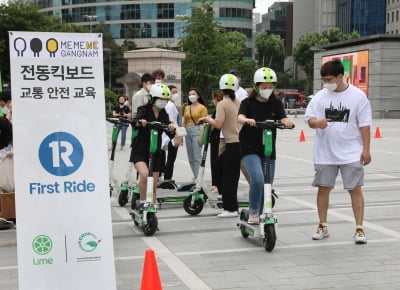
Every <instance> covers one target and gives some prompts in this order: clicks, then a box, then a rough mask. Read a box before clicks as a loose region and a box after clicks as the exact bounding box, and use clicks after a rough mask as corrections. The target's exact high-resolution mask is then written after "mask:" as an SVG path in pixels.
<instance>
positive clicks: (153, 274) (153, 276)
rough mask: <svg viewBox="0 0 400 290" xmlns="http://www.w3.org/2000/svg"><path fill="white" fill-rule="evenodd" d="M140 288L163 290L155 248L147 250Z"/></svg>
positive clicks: (142, 289)
mask: <svg viewBox="0 0 400 290" xmlns="http://www.w3.org/2000/svg"><path fill="white" fill-rule="evenodd" d="M140 290H162V286H161V280H160V274H159V273H158V268H157V262H156V258H155V256H154V251H153V250H146V254H145V257H144V266H143V274H142V285H141V286H140Z"/></svg>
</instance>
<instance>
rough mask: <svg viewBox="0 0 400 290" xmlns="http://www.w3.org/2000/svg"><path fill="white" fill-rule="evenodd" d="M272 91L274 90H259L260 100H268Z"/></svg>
mask: <svg viewBox="0 0 400 290" xmlns="http://www.w3.org/2000/svg"><path fill="white" fill-rule="evenodd" d="M273 91H274V89H266V90H260V96H261V98H263V99H265V100H268V99H269V97H270V96H271V94H272V92H273Z"/></svg>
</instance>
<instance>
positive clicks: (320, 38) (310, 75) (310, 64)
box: [293, 28, 360, 94]
mask: <svg viewBox="0 0 400 290" xmlns="http://www.w3.org/2000/svg"><path fill="white" fill-rule="evenodd" d="M358 37H360V35H359V34H358V33H357V32H355V31H353V32H352V33H351V34H343V33H342V32H341V31H340V29H339V28H331V29H328V30H324V31H322V32H321V33H317V32H309V33H307V34H304V35H303V36H301V37H300V39H299V41H298V42H297V44H296V46H295V47H294V50H293V57H294V60H295V61H296V62H297V64H299V65H301V67H302V69H303V70H304V72H305V73H306V75H307V88H306V92H307V93H308V94H311V93H312V85H313V79H314V51H313V50H312V47H316V46H320V45H324V44H328V43H332V42H337V41H342V40H348V39H354V38H358Z"/></svg>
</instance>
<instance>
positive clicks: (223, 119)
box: [202, 74, 241, 217]
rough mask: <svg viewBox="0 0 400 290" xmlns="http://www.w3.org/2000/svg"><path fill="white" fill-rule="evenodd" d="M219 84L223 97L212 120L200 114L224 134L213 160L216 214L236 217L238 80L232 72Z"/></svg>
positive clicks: (238, 166)
mask: <svg viewBox="0 0 400 290" xmlns="http://www.w3.org/2000/svg"><path fill="white" fill-rule="evenodd" d="M219 87H220V89H221V90H222V92H223V94H224V98H223V100H222V101H221V102H219V103H218V104H217V108H216V116H215V120H214V119H212V118H211V117H205V118H202V120H203V121H205V122H207V123H210V124H211V125H212V126H214V127H216V128H219V129H221V131H222V133H223V135H224V138H225V143H226V145H225V151H224V152H223V153H222V154H221V155H220V156H219V157H218V159H217V161H216V165H215V168H216V172H217V174H219V176H217V178H216V179H217V184H216V185H217V187H218V192H219V193H220V194H221V195H222V203H223V208H224V211H223V212H222V213H220V214H219V215H218V217H236V216H237V215H238V202H237V188H238V182H239V177H240V146H239V131H240V127H241V126H240V124H239V122H238V120H237V115H238V112H239V107H240V100H238V99H237V98H236V97H235V91H236V90H237V89H238V87H239V82H238V80H237V78H236V77H235V76H234V75H233V74H225V75H223V76H222V77H221V79H220V82H219Z"/></svg>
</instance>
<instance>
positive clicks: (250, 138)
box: [239, 98, 286, 159]
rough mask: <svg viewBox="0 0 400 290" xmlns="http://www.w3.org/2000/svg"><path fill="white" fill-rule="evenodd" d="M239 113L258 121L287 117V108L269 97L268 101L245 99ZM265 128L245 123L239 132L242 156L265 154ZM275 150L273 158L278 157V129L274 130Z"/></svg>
mask: <svg viewBox="0 0 400 290" xmlns="http://www.w3.org/2000/svg"><path fill="white" fill-rule="evenodd" d="M239 115H245V116H246V118H248V119H254V120H256V121H265V120H280V119H283V118H286V113H285V109H284V108H283V104H282V102H281V101H278V100H276V99H269V100H268V101H267V102H260V101H258V100H257V99H255V98H246V99H244V100H243V101H242V102H241V104H240V108H239ZM262 131H263V129H261V128H258V127H251V126H248V125H243V127H242V129H241V130H240V132H239V141H240V150H241V156H242V157H243V156H246V155H249V154H257V155H259V156H264V145H263V136H262ZM272 138H273V150H272V154H271V156H270V158H271V159H276V154H275V143H276V129H273V130H272Z"/></svg>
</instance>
